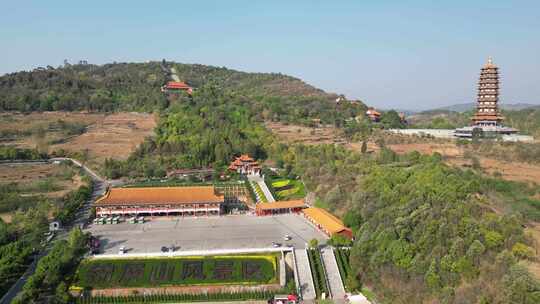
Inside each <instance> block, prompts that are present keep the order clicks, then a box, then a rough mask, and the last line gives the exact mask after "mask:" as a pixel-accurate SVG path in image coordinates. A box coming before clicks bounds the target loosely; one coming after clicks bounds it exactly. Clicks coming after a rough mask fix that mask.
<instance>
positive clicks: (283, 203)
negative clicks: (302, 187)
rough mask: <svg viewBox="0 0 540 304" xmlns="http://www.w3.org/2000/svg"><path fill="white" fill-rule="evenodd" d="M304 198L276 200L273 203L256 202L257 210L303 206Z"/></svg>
mask: <svg viewBox="0 0 540 304" xmlns="http://www.w3.org/2000/svg"><path fill="white" fill-rule="evenodd" d="M305 206H306V205H305V204H304V200H290V201H277V202H273V203H258V204H257V209H259V210H272V209H286V208H302V207H305Z"/></svg>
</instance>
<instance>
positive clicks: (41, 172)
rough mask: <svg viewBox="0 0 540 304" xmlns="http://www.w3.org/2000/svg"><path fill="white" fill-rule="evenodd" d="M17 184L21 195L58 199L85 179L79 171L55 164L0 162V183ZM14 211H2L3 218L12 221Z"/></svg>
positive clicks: (0, 214)
mask: <svg viewBox="0 0 540 304" xmlns="http://www.w3.org/2000/svg"><path fill="white" fill-rule="evenodd" d="M13 183H15V184H16V187H18V188H20V189H22V190H21V191H22V192H21V193H20V194H19V195H21V196H34V195H43V196H45V197H48V198H51V199H56V198H60V197H63V196H64V195H66V194H67V193H68V192H70V191H72V190H76V189H78V188H79V187H80V186H81V185H82V184H83V181H82V179H81V176H80V175H78V174H77V171H76V170H75V169H73V168H71V167H68V166H65V165H54V164H0V185H6V184H13ZM10 187H11V186H10ZM11 215H12V212H4V213H0V218H2V220H4V221H6V222H9V221H11Z"/></svg>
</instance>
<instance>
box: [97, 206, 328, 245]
mask: <svg viewBox="0 0 540 304" xmlns="http://www.w3.org/2000/svg"><path fill="white" fill-rule="evenodd" d="M87 231H89V232H91V233H92V234H93V235H94V236H97V237H99V239H100V240H101V243H102V248H101V253H105V254H117V253H118V250H119V248H120V247H122V246H124V247H126V248H127V250H128V253H157V252H160V250H161V247H162V246H167V247H170V246H174V247H175V248H176V250H180V251H192V250H216V249H244V248H246V249H247V248H268V247H272V242H277V243H280V244H282V246H288V245H291V246H294V247H295V248H305V246H306V243H307V242H309V240H311V239H317V240H319V242H320V243H321V242H324V241H325V240H326V239H327V237H326V236H325V235H324V234H323V233H322V232H320V231H319V230H317V229H316V228H315V227H313V226H312V225H311V224H310V223H309V222H308V221H306V220H305V219H304V218H303V217H302V216H301V215H293V214H285V215H279V216H252V215H231V216H214V217H212V216H209V217H198V218H195V217H184V218H181V217H154V218H152V219H150V220H149V221H147V222H146V223H144V224H130V223H127V222H122V223H120V224H116V225H114V224H108V225H94V224H92V225H90V226H89V228H88V229H87ZM285 235H290V236H291V238H292V239H291V240H290V241H285V240H284V239H283V238H284V236H285Z"/></svg>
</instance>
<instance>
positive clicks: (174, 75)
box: [171, 68, 180, 82]
mask: <svg viewBox="0 0 540 304" xmlns="http://www.w3.org/2000/svg"><path fill="white" fill-rule="evenodd" d="M171 78H172V79H173V80H174V81H177V82H178V81H180V77H178V75H177V74H176V68H171Z"/></svg>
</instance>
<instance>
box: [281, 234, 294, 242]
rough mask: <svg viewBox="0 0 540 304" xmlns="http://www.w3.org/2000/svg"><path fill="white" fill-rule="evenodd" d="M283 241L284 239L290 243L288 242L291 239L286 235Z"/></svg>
mask: <svg viewBox="0 0 540 304" xmlns="http://www.w3.org/2000/svg"><path fill="white" fill-rule="evenodd" d="M283 239H284V240H285V241H290V240H291V239H292V237H291V236H290V235H288V234H286V235H285V236H284V237H283Z"/></svg>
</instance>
